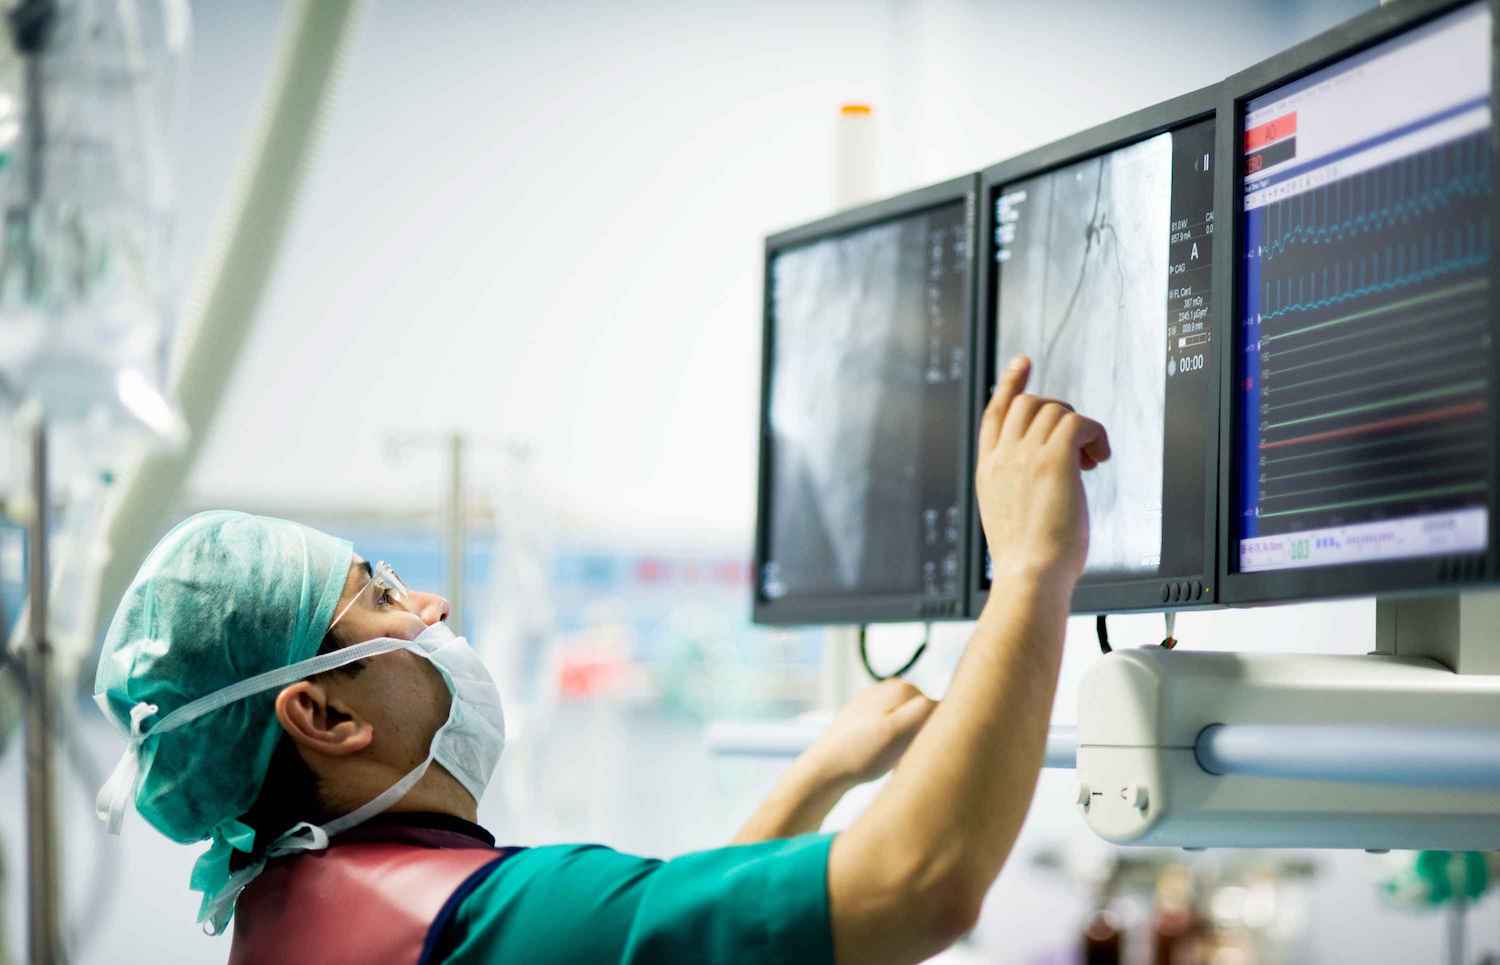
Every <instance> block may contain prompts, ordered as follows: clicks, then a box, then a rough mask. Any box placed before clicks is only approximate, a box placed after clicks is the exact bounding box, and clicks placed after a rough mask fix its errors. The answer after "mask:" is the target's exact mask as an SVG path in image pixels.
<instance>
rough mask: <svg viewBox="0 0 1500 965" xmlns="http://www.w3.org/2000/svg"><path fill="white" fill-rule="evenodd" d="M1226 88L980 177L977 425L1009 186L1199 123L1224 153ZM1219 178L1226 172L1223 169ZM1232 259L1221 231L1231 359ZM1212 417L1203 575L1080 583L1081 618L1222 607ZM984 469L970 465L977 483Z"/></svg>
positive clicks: (974, 590)
mask: <svg viewBox="0 0 1500 965" xmlns="http://www.w3.org/2000/svg"><path fill="white" fill-rule="evenodd" d="M1218 101H1219V96H1218V88H1217V87H1216V86H1215V87H1206V88H1203V89H1201V90H1198V91H1194V92H1192V93H1190V94H1184V95H1182V96H1180V97H1175V98H1173V99H1171V100H1169V101H1164V102H1162V103H1160V104H1156V105H1154V106H1152V107H1148V108H1145V109H1143V110H1140V111H1137V112H1135V113H1133V114H1128V115H1126V116H1125V117H1121V118H1119V119H1117V120H1113V121H1109V122H1108V123H1105V124H1101V125H1099V126H1097V127H1093V128H1090V129H1088V130H1086V131H1082V132H1080V133H1078V134H1074V135H1072V136H1070V137H1067V138H1064V139H1062V140H1060V141H1056V142H1054V143H1052V144H1048V145H1046V146H1044V147H1039V148H1037V149H1035V150H1032V151H1028V152H1027V153H1025V154H1022V155H1020V156H1018V157H1015V158H1012V159H1010V160H1007V161H1002V162H1000V163H999V164H996V165H994V166H992V167H989V168H986V169H985V170H984V171H982V172H981V173H980V192H979V198H980V205H979V207H980V229H979V247H978V249H977V250H976V254H977V257H978V259H979V271H978V273H977V274H978V278H977V285H978V288H977V289H976V293H975V304H976V306H977V307H978V310H977V311H976V312H975V330H976V331H975V348H974V353H975V363H974V372H975V375H974V389H975V391H974V405H973V409H974V413H975V416H974V418H975V424H976V425H977V424H978V423H977V420H978V418H979V415H980V414H981V413H983V412H984V408H985V406H986V404H988V402H989V395H990V390H991V387H992V386H993V385H994V384H995V375H996V373H995V371H994V370H995V359H994V358H993V356H994V352H995V346H994V328H995V326H994V325H992V324H991V320H993V319H994V318H995V313H996V306H995V292H994V285H993V283H992V281H991V273H992V269H991V264H992V261H993V258H992V251H993V245H994V234H995V223H994V222H995V197H996V195H997V194H998V192H999V191H1000V190H1001V189H1002V188H1003V187H1005V186H1006V185H1008V184H1014V183H1016V182H1017V181H1024V180H1026V179H1028V178H1033V177H1036V176H1037V175H1040V174H1045V173H1047V172H1049V171H1051V170H1054V169H1057V168H1061V167H1066V166H1068V165H1070V164H1074V163H1077V162H1079V161H1086V160H1088V159H1089V158H1093V157H1097V156H1099V155H1101V154H1104V153H1107V152H1109V151H1112V150H1115V149H1117V148H1122V147H1128V146H1129V145H1131V144H1134V143H1137V142H1139V141H1142V140H1145V139H1146V138H1148V137H1154V136H1156V135H1158V134H1162V133H1166V132H1170V131H1173V130H1176V129H1178V128H1181V127H1185V126H1187V125H1189V124H1193V123H1197V122H1199V121H1204V120H1210V119H1214V120H1216V122H1217V123H1216V127H1215V140H1214V144H1215V151H1216V152H1217V151H1221V150H1223V143H1224V141H1223V136H1222V132H1223V127H1224V124H1223V119H1222V117H1219V116H1218V114H1217V110H1218ZM1215 166H1216V168H1217V169H1218V171H1219V172H1222V171H1223V170H1224V168H1223V166H1222V164H1221V163H1216V165H1215ZM1222 177H1223V175H1222V174H1220V173H1216V174H1215V184H1214V208H1215V222H1216V223H1217V222H1218V221H1219V219H1220V217H1221V215H1219V214H1218V210H1219V204H1220V203H1221V202H1220V200H1219V199H1220V196H1221V191H1220V189H1219V184H1220V182H1221V180H1222ZM1228 254H1229V248H1228V241H1227V239H1226V237H1225V233H1224V232H1222V231H1216V232H1215V234H1214V242H1213V247H1212V258H1213V267H1212V271H1211V275H1210V277H1211V279H1212V281H1211V285H1212V288H1213V292H1214V295H1213V297H1212V299H1211V301H1210V306H1211V310H1210V312H1209V326H1210V332H1211V333H1212V334H1211V339H1212V342H1211V344H1213V346H1214V351H1215V352H1216V353H1217V354H1219V355H1221V356H1222V355H1224V354H1227V352H1228V348H1229V346H1228V345H1227V340H1226V339H1225V337H1224V332H1225V326H1224V321H1225V319H1224V315H1223V312H1222V308H1221V305H1220V302H1219V300H1218V296H1217V293H1218V291H1219V289H1220V288H1221V287H1222V286H1223V285H1224V284H1225V283H1226V281H1227V276H1226V275H1225V274H1224V263H1225V260H1226V257H1227V256H1228ZM1221 371H1222V370H1221V369H1220V368H1219V367H1218V366H1213V367H1212V368H1211V371H1210V372H1209V393H1210V395H1209V398H1210V399H1218V398H1219V396H1220V387H1219V378H1220V372H1221ZM1206 415H1207V416H1208V417H1209V418H1211V419H1214V420H1215V424H1214V429H1213V431H1212V432H1210V433H1209V437H1208V440H1207V444H1206V445H1205V446H1204V453H1203V458H1204V461H1205V466H1204V469H1205V473H1204V481H1205V488H1204V493H1203V505H1202V512H1203V522H1204V529H1203V569H1202V571H1201V572H1196V573H1182V574H1173V575H1171V576H1150V577H1131V578H1124V579H1118V580H1102V579H1101V580H1095V581H1088V582H1084V581H1080V582H1079V584H1078V586H1077V588H1076V589H1075V590H1074V591H1073V599H1072V611H1073V612H1074V613H1110V612H1115V611H1163V610H1181V609H1188V608H1203V607H1207V606H1212V605H1213V604H1214V601H1215V595H1214V576H1215V572H1216V570H1215V550H1216V547H1217V545H1218V540H1217V527H1216V525H1215V514H1216V513H1217V512H1218V508H1219V502H1218V492H1217V486H1218V478H1219V476H1218V463H1219V448H1220V447H1219V439H1218V435H1217V432H1218V424H1217V419H1218V412H1217V410H1216V409H1215V410H1212V411H1210V412H1209V413H1206ZM975 468H976V467H975V466H973V465H971V466H970V476H971V477H972V476H973V470H974V469H975ZM971 511H972V513H973V517H974V523H973V525H972V530H971V534H970V542H971V544H972V547H973V548H972V552H971V553H970V557H969V612H970V615H971V616H972V617H978V615H979V613H980V611H981V610H982V609H983V608H984V604H985V602H986V600H987V599H988V598H989V592H988V591H987V590H986V589H985V588H984V586H983V579H984V563H985V559H984V557H985V548H986V547H985V540H984V539H983V538H982V534H981V533H980V531H979V527H980V524H979V514H978V511H977V507H973V508H971Z"/></svg>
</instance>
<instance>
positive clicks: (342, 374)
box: [183, 0, 1363, 540]
mask: <svg viewBox="0 0 1500 965" xmlns="http://www.w3.org/2000/svg"><path fill="white" fill-rule="evenodd" d="M1361 6H1363V4H1360V3H1353V2H1351V0H1340V2H1338V3H1320V4H1317V5H1316V6H1315V8H1313V12H1301V13H1294V12H1291V11H1294V10H1296V9H1299V8H1294V7H1293V6H1291V5H1289V4H1286V3H1258V4H1251V3H1230V2H1227V0H1218V2H1207V3H1196V4H1194V3H1178V2H1172V3H1152V2H1148V0H1131V2H1120V3H1103V2H1089V0H1057V2H1051V3H1039V2H1032V0H1014V2H1009V3H977V2H971V3H959V2H955V0H933V2H929V3H907V2H885V3H861V2H852V0H830V2H824V3H816V4H813V3H795V2H787V0H777V2H762V3H750V2H747V0H730V2H722V3H715V4H688V3H663V2H644V3H636V4H628V5H627V4H619V3H607V2H568V3H550V4H489V3H479V2H458V0H446V2H435V3H422V4H412V3H400V2H395V0H388V2H379V0H376V2H372V3H371V4H370V6H369V10H368V13H367V16H366V17H365V19H364V22H363V23H362V24H361V25H360V28H359V31H358V34H357V36H356V38H355V43H354V45H353V49H352V51H351V56H350V58H349V60H348V64H347V67H348V69H347V71H346V73H345V76H344V78H343V83H342V85H341V89H340V93H339V99H338V102H337V105H336V107H335V109H334V111H333V113H332V116H331V120H330V123H329V125H328V129H327V131H326V138H325V141H324V143H323V145H322V149H321V151H320V154H319V157H318V161H317V163H316V165H315V168H314V171H313V173H312V176H311V177H310V179H309V182H308V184H307V189H306V192H305V200H304V202H303V204H302V206H301V209H300V211H299V213H298V215H297V217H296V219H295V224H294V227H293V230H292V232H291V235H290V238H289V239H288V242H287V244H286V245H285V247H284V250H283V251H282V252H281V253H280V263H279V267H278V269H277V272H276V275H275V280H274V284H273V288H272V291H271V294H270V297H269V298H268V300H267V302H266V304H265V307H264V310H263V311H262V313H261V317H260V319H259V321H258V323H257V327H256V330H255V332H254V333H253V334H252V336H251V339H250V343H249V348H248V351H247V352H246V354H245V358H244V361H243V364H242V366H241V368H240V369H239V371H238V372H237V373H236V375H235V378H234V380H233V382H232V384H231V386H230V388H229V393H228V403H227V405H226V406H225V409H224V411H223V414H222V418H221V420H220V421H219V423H218V425H217V426H216V427H215V428H214V430H213V432H212V433H211V436H210V438H209V440H208V445H207V449H206V451H205V452H204V454H203V458H202V460H201V462H200V464H199V467H198V469H197V471H196V472H195V474H194V475H193V477H192V480H191V484H190V488H191V490H192V494H193V501H194V502H196V503H199V504H202V503H204V502H213V501H224V502H237V503H240V504H246V503H252V504H270V505H306V504H308V503H325V504H326V503H330V502H332V503H336V504H340V505H347V504H348V503H350V502H355V503H363V504H366V505H369V504H374V505H390V504H397V505H405V504H412V505H431V504H433V503H435V502H436V500H437V498H438V495H439V492H440V488H439V480H440V478H441V475H440V465H439V461H438V460H437V459H436V458H434V459H433V460H431V462H430V463H425V464H424V463H421V462H420V461H419V462H418V464H416V465H413V464H411V463H406V464H403V465H402V466H400V467H399V469H398V468H397V467H395V466H393V465H392V463H391V462H390V461H389V460H388V459H387V458H386V457H385V453H384V449H383V441H384V439H385V438H386V437H387V436H388V434H389V433H390V432H392V431H405V430H411V429H436V430H448V429H454V428H457V429H462V430H465V431H468V432H472V433H475V434H478V435H482V436H490V437H494V436H510V437H522V438H529V439H532V440H535V441H536V442H537V443H538V445H539V454H538V465H539V471H540V472H541V474H542V475H543V477H544V478H546V479H549V480H550V481H551V485H550V488H551V490H552V491H553V493H554V494H555V496H556V498H557V499H558V501H559V502H560V503H561V504H562V508H563V509H565V510H566V511H568V512H569V513H570V514H572V515H574V516H581V517H584V518H586V519H587V520H588V521H589V524H590V525H592V526H601V527H605V528H610V529H632V530H637V531H646V532H652V533H655V534H662V533H664V532H668V531H685V530H686V531H698V532H702V531H705V530H706V531H708V532H710V533H715V534H721V535H723V536H724V537H726V538H730V539H735V540H745V539H747V537H748V533H749V531H750V525H751V515H752V512H753V510H752V506H753V478H754V468H755V463H754V441H753V439H754V426H755V405H756V393H757V385H756V378H757V372H758V368H757V356H758V351H759V342H758V326H759V314H758V310H759V293H760V285H759V279H760V276H759V272H760V239H761V238H762V237H763V236H764V235H765V234H766V233H767V232H768V231H771V230H774V229H775V228H778V227H783V226H786V225H788V224H790V223H794V222H797V221H801V220H806V219H808V218H810V217H813V216H816V215H818V214H821V213H823V212H824V211H825V210H826V209H827V208H828V206H829V199H830V198H831V192H830V184H829V181H830V177H831V170H832V143H833V139H832V134H833V126H832V125H833V120H834V115H835V112H836V109H837V106H838V105H839V104H840V103H841V102H842V101H845V100H848V99H868V100H871V101H873V102H874V104H875V105H876V110H877V114H878V116H879V119H880V126H881V137H880V140H881V143H882V145H883V152H884V155H885V162H886V163H885V165H884V172H883V179H882V183H883V185H884V186H885V188H886V189H887V190H888V191H896V190H900V189H904V188H908V187H912V186H916V185H918V184H921V183H926V182H930V181H935V180H938V179H941V178H944V177H949V176H952V175H955V174H960V173H963V172H964V171H967V170H974V169H977V168H979V167H981V166H984V165H986V164H989V163H993V162H994V161H997V160H1000V159H1001V158H1002V157H1004V156H1006V155H1009V154H1012V153H1014V152H1016V151H1019V150H1022V149H1024V148H1027V147H1031V146H1035V145H1037V144H1039V143H1042V142H1044V141H1047V140H1050V139H1052V138H1054V137H1057V136H1059V135H1062V134H1065V133H1069V132H1071V131H1074V130H1077V129H1079V128H1082V127H1084V126H1087V125H1089V124H1092V123H1096V122H1098V121H1102V120H1105V119H1107V118H1109V117H1112V116H1115V115H1117V114H1120V113H1123V112H1125V111H1128V110H1132V109H1135V108H1138V107H1142V106H1145V105H1147V104H1149V103H1152V102H1154V101H1157V100H1160V99H1164V98H1166V97H1169V96H1172V95H1174V94H1177V93H1181V92H1184V91H1187V90H1189V89H1192V88H1195V87H1198V86H1201V85H1203V84H1206V83H1210V82H1212V81H1214V80H1216V79H1218V78H1219V77H1221V76H1223V74H1224V73H1226V72H1227V71H1228V70H1230V69H1232V68H1238V67H1241V66H1244V65H1246V64H1249V63H1251V62H1253V61H1254V60H1256V59H1258V58H1260V57H1263V56H1265V55H1267V54H1269V53H1271V52H1273V51H1274V50H1275V49H1277V48H1278V47H1280V46H1284V45H1286V44H1287V43H1289V42H1291V41H1293V40H1296V39H1299V36H1300V34H1299V33H1297V32H1295V31H1294V29H1293V28H1291V27H1288V26H1287V24H1288V23H1289V22H1291V23H1295V24H1296V30H1300V31H1304V32H1305V31H1308V30H1311V29H1312V28H1313V27H1314V26H1317V25H1318V23H1315V22H1313V21H1322V22H1333V21H1334V20H1337V19H1339V18H1341V17H1342V16H1344V15H1347V14H1348V13H1351V12H1353V11H1355V10H1357V9H1358V8H1359V7H1361ZM275 7H276V5H275V4H271V3H267V2H265V0H257V2H254V3H240V2H236V3H229V2H227V0H218V2H212V3H201V4H199V5H198V7H197V9H198V16H199V21H200V23H199V26H200V31H199V34H200V38H201V43H200V54H199V56H198V57H197V59H196V63H195V88H196V92H197V93H198V94H199V95H200V96H199V98H198V100H197V101H195V103H194V105H193V108H192V113H191V116H190V118H189V124H188V139H187V143H186V145H185V159H184V160H185V164H184V170H185V175H184V192H183V193H184V198H185V201H186V202H187V208H188V210H187V211H186V212H185V218H186V222H185V224H184V229H183V235H184V239H185V241H186V242H187V247H188V250H189V251H191V250H193V249H195V248H196V247H197V245H198V243H200V242H201V240H202V238H203V237H205V236H206V232H207V224H208V219H209V214H208V212H209V211H210V210H212V203H213V201H214V199H215V198H216V197H217V196H218V194H219V193H221V192H222V191H223V187H224V184H225V183H226V178H227V165H228V163H229V162H230V161H231V159H232V157H233V156H234V151H235V149H236V147H237V145H238V143H239V137H241V136H242V132H243V126H244V124H245V122H246V119H247V118H248V117H249V116H250V111H251V104H250V102H249V97H250V93H251V91H252V90H253V89H254V87H255V84H256V82H257V81H258V79H260V78H263V77H264V72H265V70H266V66H265V65H266V59H267V57H268V53H269V44H270V42H271V40H272V39H273V37H274V35H273V32H272V31H271V30H270V29H269V27H268V24H267V14H268V13H270V12H271V11H273V10H274V9H275Z"/></svg>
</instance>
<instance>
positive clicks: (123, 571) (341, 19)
mask: <svg viewBox="0 0 1500 965" xmlns="http://www.w3.org/2000/svg"><path fill="white" fill-rule="evenodd" d="M358 7H359V0H297V2H295V3H293V4H292V5H291V8H290V10H289V12H288V23H287V25H286V27H285V30H284V33H283V35H282V38H281V42H280V45H279V51H278V56H277V60H276V65H275V69H274V73H273V76H272V81H271V87H270V90H269V92H268V94H267V98H266V102H265V107H264V110H263V113H262V116H261V120H260V124H259V128H258V130H257V132H256V135H255V138H254V140H253V141H252V142H251V146H250V150H249V152H248V154H247V155H246V158H245V161H244V166H243V167H242V168H241V169H240V171H239V172H238V174H237V176H236V182H235V187H234V192H233V196H232V201H231V205H230V208H229V210H228V211H227V212H226V216H225V219H224V221H223V222H222V224H221V228H220V231H219V234H218V236H217V243H216V244H215V245H214V246H213V247H212V248H211V249H210V250H209V251H208V252H207V254H206V256H205V257H204V259H203V261H202V263H201V264H200V265H199V268H198V271H197V272H196V274H195V276H194V278H195V281H194V286H193V291H192V296H191V298H190V299H189V301H188V308H187V311H186V313H185V317H184V319H183V325H182V327H181V329H180V336H179V338H180V343H179V345H178V346H177V351H176V353H175V355H174V359H173V361H174V365H175V368H174V370H173V372H172V378H171V385H170V391H171V392H172V393H173V395H174V396H175V397H176V399H177V401H178V404H179V405H180V406H181V409H182V413H183V416H184V418H185V420H186V422H187V424H188V428H189V431H190V433H191V436H190V439H189V441H188V444H187V445H186V446H185V447H183V448H182V449H181V450H179V451H176V452H163V451H156V452H151V453H148V454H146V455H145V456H143V457H142V458H141V459H140V461H139V462H138V463H137V464H136V465H135V466H134V467H133V468H132V469H131V470H130V471H127V472H125V473H123V474H122V478H123V480H124V482H123V485H122V486H121V487H120V489H119V491H118V492H117V493H116V494H115V497H114V500H113V501H112V504H111V505H110V506H109V507H108V509H107V510H106V518H107V523H106V526H107V535H106V546H107V547H108V551H109V560H108V562H107V563H106V564H105V568H104V571H103V573H102V575H101V578H100V580H99V597H98V600H96V601H93V602H94V603H95V606H94V610H95V612H97V613H102V614H103V618H105V619H107V618H108V616H109V614H110V612H111V611H112V610H113V608H114V604H115V602H116V601H117V600H118V599H119V598H120V596H121V595H122V594H123V593H124V592H125V588H126V586H128V585H129V583H130V579H131V577H132V576H133V575H134V574H135V571H136V568H137V567H138V566H139V565H140V563H141V560H142V559H144V558H145V555H146V553H147V552H148V551H149V550H150V548H151V545H152V543H153V542H154V540H155V539H156V537H158V536H159V535H160V528H161V524H162V522H163V516H164V515H165V513H166V511H167V509H168V507H169V506H170V504H171V501H172V500H173V499H174V498H175V497H176V495H177V493H178V491H179V490H180V489H181V488H182V483H183V480H184V479H186V478H187V474H188V472H189V471H190V470H191V468H192V465H193V460H194V459H195V458H196V456H197V454H198V452H199V450H200V448H201V447H202V445H203V439H204V438H205V437H206V436H207V434H208V430H209V427H210V425H211V424H212V422H213V418H214V415H215V413H216V412H217V411H218V408H219V404H220V402H221V401H222V399H223V395H224V388H225V386H226V385H228V384H229V381H230V376H231V374H232V372H233V370H234V363H235V360H236V358H237V357H238V356H239V353H240V351H241V349H242V348H243V347H244V344H245V340H246V338H247V337H248V336H249V333H250V328H251V325H252V323H253V322H254V319H255V312H256V309H257V308H258V306H259V305H260V302H261V298H262V296H263V294H264V292H265V289H266V283H267V281H268V280H269V279H270V277H271V273H272V271H273V269H274V268H275V266H276V258H275V257H274V255H275V252H276V251H277V250H278V248H279V247H280V245H281V241H282V238H283V237H284V235H285V234H286V228H287V225H288V223H289V222H290V220H291V215H292V211H293V209H294V207H295V204H296V200H297V196H298V189H299V187H300V186H301V184H302V181H303V178H304V177H305V176H306V173H307V168H308V166H309V165H308V162H309V159H310V158H311V156H312V153H313V150H314V148H315V146H316V143H317V136H318V133H319V129H320V127H321V125H322V119H323V115H324V114H325V113H326V112H327V108H328V105H329V103H330V101H331V99H332V92H333V87H334V80H335V78H336V76H337V74H338V69H339V65H340V63H341V61H342V54H343V51H344V48H345V47H346V45H347V42H348V37H349V34H350V32H351V29H352V26H353V21H354V15H355V13H356V11H357V9H358Z"/></svg>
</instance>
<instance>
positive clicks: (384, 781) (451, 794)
mask: <svg viewBox="0 0 1500 965" xmlns="http://www.w3.org/2000/svg"><path fill="white" fill-rule="evenodd" d="M347 764H348V766H347V767H345V768H334V769H331V772H330V773H327V774H324V775H322V776H321V780H320V781H319V785H320V790H322V792H323V800H324V803H325V806H326V807H327V809H328V811H329V814H330V815H331V816H333V817H338V816H340V815H344V814H348V813H349V812H351V811H353V810H354V809H356V808H358V807H362V806H363V805H365V804H368V803H369V802H370V801H373V800H374V799H375V798H376V797H378V796H379V795H380V794H382V793H384V792H385V791H386V790H387V789H388V788H390V787H391V785H393V784H395V783H396V782H397V781H399V780H401V778H402V777H404V776H405V775H404V774H397V773H394V772H392V771H391V770H390V769H389V768H386V767H382V766H378V765H369V764H366V763H364V762H358V761H349V762H347ZM413 811H424V812H428V813H431V814H447V815H451V816H453V817H456V818H462V819H463V820H465V821H470V822H474V823H478V820H479V806H478V803H477V802H475V800H474V798H473V797H471V796H470V795H469V792H468V791H466V790H464V786H463V785H462V784H460V783H458V781H457V780H455V779H454V777H453V775H451V774H449V773H448V772H447V771H446V770H444V769H443V766H442V765H441V764H438V763H437V762H436V761H434V762H433V764H432V766H430V767H429V768H428V769H427V773H426V774H423V775H422V779H421V780H420V781H418V782H417V783H416V786H415V787H413V788H412V789H411V790H410V791H407V792H406V794H405V796H403V797H402V798H401V800H399V801H397V802H396V803H395V804H393V805H391V806H390V807H388V808H386V810H385V813H387V814H399V813H403V812H407V813H409V812H413Z"/></svg>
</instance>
